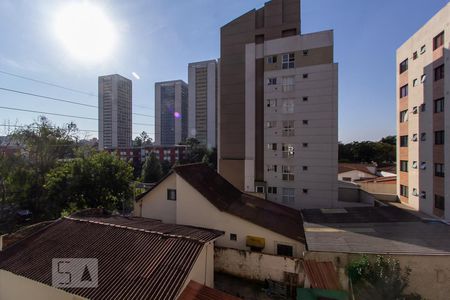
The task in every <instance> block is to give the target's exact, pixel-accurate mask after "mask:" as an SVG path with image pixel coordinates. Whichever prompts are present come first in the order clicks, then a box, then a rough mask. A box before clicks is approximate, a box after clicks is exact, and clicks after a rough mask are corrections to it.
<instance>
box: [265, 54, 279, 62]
mask: <svg viewBox="0 0 450 300" xmlns="http://www.w3.org/2000/svg"><path fill="white" fill-rule="evenodd" d="M267 63H268V64H276V63H277V56H276V55H272V56H269V57H268V58H267Z"/></svg>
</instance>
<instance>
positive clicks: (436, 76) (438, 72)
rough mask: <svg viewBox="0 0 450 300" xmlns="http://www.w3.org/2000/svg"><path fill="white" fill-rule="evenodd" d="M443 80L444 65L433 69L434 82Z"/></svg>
mask: <svg viewBox="0 0 450 300" xmlns="http://www.w3.org/2000/svg"><path fill="white" fill-rule="evenodd" d="M443 78H444V65H440V66H439V67H437V68H435V69H434V81H438V80H441V79H443Z"/></svg>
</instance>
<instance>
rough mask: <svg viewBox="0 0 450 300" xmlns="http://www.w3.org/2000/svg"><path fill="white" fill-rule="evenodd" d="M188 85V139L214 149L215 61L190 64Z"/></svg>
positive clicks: (215, 125) (215, 114) (215, 133)
mask: <svg viewBox="0 0 450 300" xmlns="http://www.w3.org/2000/svg"><path fill="white" fill-rule="evenodd" d="M188 84H189V118H188V119H189V121H188V123H189V126H188V137H193V138H196V139H197V140H199V142H200V143H201V144H202V145H205V146H207V147H208V148H214V147H216V144H217V142H216V136H217V61H216V60H208V61H201V62H195V63H190V64H189V66H188Z"/></svg>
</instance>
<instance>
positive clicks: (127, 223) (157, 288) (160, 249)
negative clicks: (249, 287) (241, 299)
mask: <svg viewBox="0 0 450 300" xmlns="http://www.w3.org/2000/svg"><path fill="white" fill-rule="evenodd" d="M222 234H223V232H221V231H217V230H212V229H204V228H198V227H192V226H181V225H174V224H165V223H162V222H161V221H158V220H152V219H146V218H138V217H122V216H110V215H105V214H104V213H99V210H94V211H88V212H83V213H79V214H75V215H72V216H71V217H65V218H62V219H59V220H57V221H55V222H53V223H51V224H49V225H47V226H45V227H43V228H39V230H37V231H35V232H34V233H30V234H28V235H27V236H26V237H24V238H23V239H21V240H19V241H15V242H13V243H12V244H9V245H3V246H6V247H4V249H3V251H0V299H2V300H13V299H30V297H32V298H33V299H36V300H49V299H67V300H69V299H132V298H133V299H177V298H178V297H179V296H180V294H181V293H182V291H183V290H184V289H185V288H186V287H187V286H188V284H189V282H191V281H192V280H194V281H196V282H198V283H201V284H202V285H205V286H207V287H213V284H214V283H213V282H214V278H213V276H214V272H213V268H214V249H213V244H214V241H215V240H216V239H217V238H218V237H220V236H221V235H222ZM10 240H11V239H10ZM12 240H14V239H12ZM56 258H64V259H69V258H93V259H95V260H97V263H98V286H97V287H96V288H81V287H77V286H75V287H71V288H56V287H53V285H54V282H53V285H52V276H54V275H55V273H54V272H52V260H53V259H56ZM91 266H92V264H91V265H89V267H91ZM58 270H59V269H58ZM89 272H90V271H89ZM90 274H95V273H90ZM70 275H73V277H71V278H76V273H70ZM83 276H84V272H83ZM94 277H95V275H92V278H94ZM31 295H32V296H31Z"/></svg>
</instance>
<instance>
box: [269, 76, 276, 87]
mask: <svg viewBox="0 0 450 300" xmlns="http://www.w3.org/2000/svg"><path fill="white" fill-rule="evenodd" d="M276 84H277V78H276V77H273V78H268V79H267V85H276Z"/></svg>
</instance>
